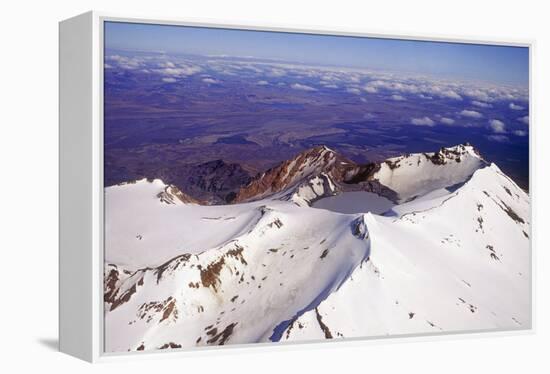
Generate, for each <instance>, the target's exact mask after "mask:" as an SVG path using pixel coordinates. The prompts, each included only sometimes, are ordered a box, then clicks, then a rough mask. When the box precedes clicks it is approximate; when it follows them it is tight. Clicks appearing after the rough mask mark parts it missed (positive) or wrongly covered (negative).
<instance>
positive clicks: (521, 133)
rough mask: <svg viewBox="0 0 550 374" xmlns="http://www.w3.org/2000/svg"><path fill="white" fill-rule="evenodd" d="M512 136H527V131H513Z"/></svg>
mask: <svg viewBox="0 0 550 374" xmlns="http://www.w3.org/2000/svg"><path fill="white" fill-rule="evenodd" d="M514 135H517V136H527V131H525V130H516V131H514Z"/></svg>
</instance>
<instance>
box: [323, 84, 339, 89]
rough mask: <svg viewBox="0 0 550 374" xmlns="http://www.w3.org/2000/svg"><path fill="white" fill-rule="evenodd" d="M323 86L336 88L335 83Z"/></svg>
mask: <svg viewBox="0 0 550 374" xmlns="http://www.w3.org/2000/svg"><path fill="white" fill-rule="evenodd" d="M323 87H325V88H338V86H337V85H335V84H324V85H323Z"/></svg>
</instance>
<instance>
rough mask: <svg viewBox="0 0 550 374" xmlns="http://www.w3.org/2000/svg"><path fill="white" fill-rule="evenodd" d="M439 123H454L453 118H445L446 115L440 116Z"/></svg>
mask: <svg viewBox="0 0 550 374" xmlns="http://www.w3.org/2000/svg"><path fill="white" fill-rule="evenodd" d="M440 121H441V123H442V124H444V125H452V124H453V123H455V120H454V119H452V118H447V117H441V120H440Z"/></svg>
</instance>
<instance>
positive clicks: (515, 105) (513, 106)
mask: <svg viewBox="0 0 550 374" xmlns="http://www.w3.org/2000/svg"><path fill="white" fill-rule="evenodd" d="M509 107H510V109H512V110H523V109H525V108H524V107H522V106H521V105H517V104H514V103H510V105H509Z"/></svg>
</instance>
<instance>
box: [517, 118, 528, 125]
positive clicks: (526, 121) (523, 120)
mask: <svg viewBox="0 0 550 374" xmlns="http://www.w3.org/2000/svg"><path fill="white" fill-rule="evenodd" d="M518 121H520V122H522V123H524V124H526V125H528V124H529V116H525V117H520V118H518Z"/></svg>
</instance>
